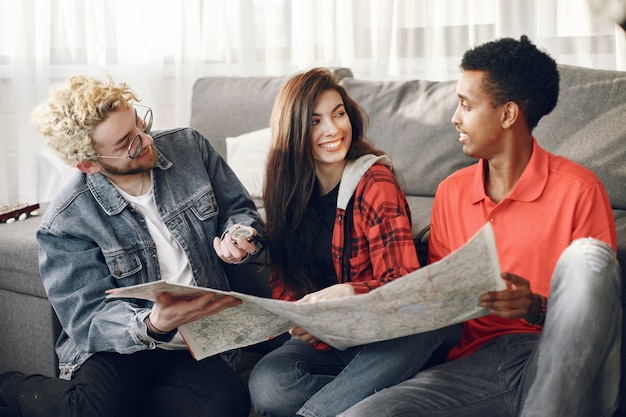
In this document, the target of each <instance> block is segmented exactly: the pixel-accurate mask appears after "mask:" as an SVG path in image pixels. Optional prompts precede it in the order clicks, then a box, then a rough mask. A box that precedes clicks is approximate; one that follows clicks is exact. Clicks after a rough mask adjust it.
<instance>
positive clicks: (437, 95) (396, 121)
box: [341, 78, 475, 196]
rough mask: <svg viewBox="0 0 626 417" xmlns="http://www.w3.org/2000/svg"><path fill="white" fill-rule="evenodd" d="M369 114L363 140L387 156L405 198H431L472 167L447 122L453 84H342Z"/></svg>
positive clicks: (453, 103) (452, 107)
mask: <svg viewBox="0 0 626 417" xmlns="http://www.w3.org/2000/svg"><path fill="white" fill-rule="evenodd" d="M341 84H342V85H343V86H344V88H345V89H346V91H347V92H348V94H349V95H350V97H352V98H353V99H354V100H355V101H356V102H357V103H359V104H360V105H361V107H363V109H364V110H365V112H366V113H367V114H368V116H369V129H368V131H367V136H368V137H369V139H370V140H371V141H372V142H373V143H374V145H375V146H376V147H378V148H380V149H382V150H383V151H385V153H387V155H389V157H390V158H391V161H392V162H393V165H394V167H395V168H396V170H397V172H398V173H399V176H400V181H401V183H402V186H403V188H404V192H405V193H406V194H407V195H415V196H433V195H434V194H435V190H436V189H437V185H438V184H439V183H440V182H441V180H443V179H444V178H445V177H447V176H448V175H450V174H451V173H452V172H454V171H456V170H457V169H459V168H462V167H464V166H467V165H469V164H471V163H474V162H475V160H474V159H471V158H469V157H467V156H465V154H463V151H462V150H461V146H460V145H459V142H458V138H459V134H458V132H457V131H456V130H455V128H454V126H453V125H452V123H451V122H450V119H451V118H452V114H453V113H454V110H455V109H456V106H457V97H456V93H455V87H456V81H445V82H434V81H424V80H412V81H366V80H355V79H351V78H345V79H343V80H342V81H341Z"/></svg>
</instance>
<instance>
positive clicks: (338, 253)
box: [270, 164, 419, 301]
mask: <svg viewBox="0 0 626 417" xmlns="http://www.w3.org/2000/svg"><path fill="white" fill-rule="evenodd" d="M345 214H346V212H345V210H343V209H340V208H337V212H336V216H335V226H334V228H333V239H332V258H333V264H334V266H335V272H336V273H337V276H338V277H339V278H338V279H337V283H350V284H351V285H352V286H353V287H354V291H355V293H357V294H362V293H366V292H369V291H370V290H372V289H374V288H376V287H379V286H381V285H383V284H385V283H387V282H389V281H391V280H393V279H395V278H399V277H401V276H403V275H406V274H408V273H409V272H411V271H414V270H416V269H417V268H419V261H418V260H417V253H416V250H415V245H414V243H413V236H412V234H411V212H410V211H409V205H408V203H407V201H406V196H405V195H404V192H403V191H402V189H401V188H400V185H399V184H398V181H397V180H396V178H395V176H394V175H393V174H392V173H391V172H390V171H389V169H388V168H387V167H386V166H384V165H380V164H375V165H373V166H372V167H371V168H370V169H369V170H368V171H367V172H366V173H365V174H364V175H363V177H362V178H361V180H360V182H359V184H358V186H357V188H356V191H355V193H354V208H353V211H352V227H351V232H350V259H349V262H350V276H345V274H344V272H345V265H344V258H345V254H346V251H345V247H344V245H345V243H344V242H345V236H344V231H345V225H344V220H345V218H346V216H345ZM270 285H271V287H272V295H273V297H274V298H278V299H282V300H290V301H295V300H296V299H297V298H296V297H295V295H293V294H291V293H290V292H288V291H286V289H285V288H284V286H283V284H282V281H280V280H278V279H276V278H275V277H274V276H272V278H271V279H270Z"/></svg>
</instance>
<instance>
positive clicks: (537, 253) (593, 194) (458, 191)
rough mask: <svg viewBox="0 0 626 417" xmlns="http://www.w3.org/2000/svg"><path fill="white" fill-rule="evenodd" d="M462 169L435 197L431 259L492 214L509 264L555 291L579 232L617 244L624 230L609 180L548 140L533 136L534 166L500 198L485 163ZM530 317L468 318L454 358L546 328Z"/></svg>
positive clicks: (539, 287)
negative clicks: (547, 146)
mask: <svg viewBox="0 0 626 417" xmlns="http://www.w3.org/2000/svg"><path fill="white" fill-rule="evenodd" d="M486 163H487V162H486V161H484V160H480V161H479V162H478V163H477V164H475V165H472V166H470V167H467V168H464V169H461V170H459V171H457V172H456V173H454V174H452V175H450V176H449V177H448V178H446V179H445V180H444V181H443V182H442V183H441V184H440V186H439V187H438V189H437V193H436V195H435V201H434V203H433V213H432V220H431V232H430V238H429V249H428V256H429V263H430V262H435V261H437V260H439V259H441V258H443V257H444V256H446V255H448V254H449V253H451V252H453V251H454V250H456V249H458V248H459V247H460V246H462V245H463V244H464V243H465V242H466V241H467V240H468V239H469V238H470V237H472V236H473V235H474V233H476V232H477V231H478V229H480V228H481V227H482V226H483V225H484V224H485V223H486V222H491V225H492V226H493V231H494V234H495V240H496V245H497V250H498V256H499V258H500V268H501V270H502V271H503V272H510V273H513V274H516V275H519V276H521V277H523V278H525V279H527V280H528V281H529V282H530V288H531V290H532V291H533V292H538V293H540V294H542V295H544V296H546V297H548V295H549V292H550V280H551V278H552V272H553V270H554V267H555V266H556V262H557V260H558V258H559V256H560V255H561V253H562V252H563V250H564V249H565V248H566V247H567V246H568V245H569V244H570V242H572V241H573V240H575V239H578V238H582V237H594V238H596V239H599V240H602V241H604V242H606V243H608V244H609V245H611V246H612V247H613V248H614V249H615V247H616V231H615V221H614V217H613V212H612V210H611V204H610V202H609V199H608V197H607V194H606V191H605V189H604V186H603V185H602V184H601V183H600V180H599V179H598V178H597V177H596V175H595V174H594V173H593V172H592V171H591V170H589V169H587V168H585V167H583V166H581V165H578V164H576V163H574V162H572V161H570V160H568V159H565V158H563V157H559V156H555V155H552V154H550V153H548V152H547V151H545V150H544V149H542V148H540V147H539V145H538V144H537V142H536V140H535V139H534V138H533V152H532V155H531V158H530V161H529V163H528V166H527V167H526V169H525V170H524V172H523V173H522V176H521V177H520V179H519V181H518V183H517V184H516V186H515V188H514V189H513V191H512V192H511V193H510V195H508V196H507V197H506V198H504V199H503V200H502V201H500V203H498V204H495V203H494V202H493V201H492V200H491V199H490V198H489V197H488V196H487V195H486V194H485V187H484V181H483V178H485V164H486ZM540 331H541V326H534V325H529V324H528V323H527V322H526V321H525V320H523V319H503V318H499V317H497V316H495V315H488V316H485V317H481V318H478V319H474V320H470V321H468V322H466V323H464V324H463V334H462V337H461V341H460V342H459V343H458V344H457V345H456V346H455V347H454V348H453V349H452V350H451V351H450V353H449V354H448V359H449V360H451V359H456V358H459V357H463V356H466V355H469V354H471V353H472V352H474V351H475V350H476V349H478V348H479V347H480V346H481V345H482V344H483V343H485V342H487V341H488V340H491V339H493V338H495V337H498V336H501V335H504V334H510V333H520V332H527V333H538V332H540Z"/></svg>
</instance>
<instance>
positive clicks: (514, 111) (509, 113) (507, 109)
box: [502, 101, 519, 129]
mask: <svg viewBox="0 0 626 417" xmlns="http://www.w3.org/2000/svg"><path fill="white" fill-rule="evenodd" d="M518 117H519V106H518V105H517V103H516V102H514V101H509V102H507V103H505V104H504V113H503V118H502V127H503V128H504V129H508V128H510V127H511V126H513V124H515V121H516V120H517V118H518Z"/></svg>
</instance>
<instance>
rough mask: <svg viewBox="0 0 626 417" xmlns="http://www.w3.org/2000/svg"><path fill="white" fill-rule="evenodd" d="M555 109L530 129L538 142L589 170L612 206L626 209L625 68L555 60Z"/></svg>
mask: <svg viewBox="0 0 626 417" xmlns="http://www.w3.org/2000/svg"><path fill="white" fill-rule="evenodd" d="M559 73H560V76H561V83H560V94H559V101H558V103H557V106H556V108H555V109H554V110H553V111H552V113H550V114H549V115H547V116H544V118H543V119H541V121H540V122H539V125H538V126H537V128H536V129H535V131H534V132H533V134H534V135H535V137H536V138H537V141H538V142H539V144H540V145H541V146H542V147H544V148H545V149H547V150H548V151H550V152H552V153H554V154H557V155H562V156H564V157H566V158H569V159H571V160H573V161H576V162H578V163H580V164H581V165H584V166H586V167H587V168H590V169H591V170H593V171H594V172H595V173H596V175H598V177H599V178H600V180H601V181H602V183H603V184H604V186H605V188H606V190H607V193H608V195H609V199H610V200H611V206H612V207H613V208H614V209H626V72H621V71H605V70H596V69H590V68H582V67H575V66H569V65H559Z"/></svg>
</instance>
